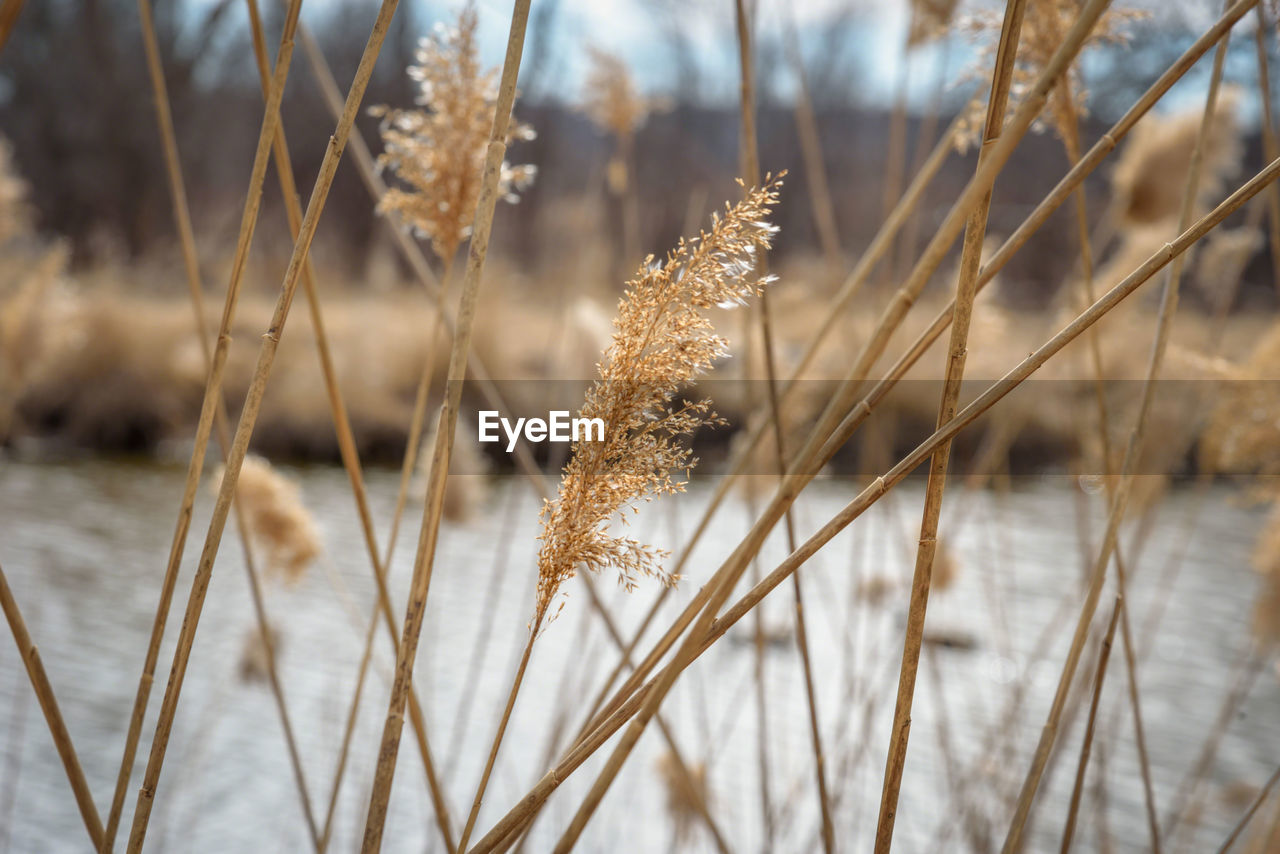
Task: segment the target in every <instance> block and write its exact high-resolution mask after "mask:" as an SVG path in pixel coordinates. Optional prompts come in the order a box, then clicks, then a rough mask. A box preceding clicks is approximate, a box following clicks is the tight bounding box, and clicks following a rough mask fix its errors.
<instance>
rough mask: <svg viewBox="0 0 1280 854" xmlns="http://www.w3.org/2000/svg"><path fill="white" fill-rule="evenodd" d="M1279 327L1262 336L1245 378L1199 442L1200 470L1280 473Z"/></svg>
mask: <svg viewBox="0 0 1280 854" xmlns="http://www.w3.org/2000/svg"><path fill="white" fill-rule="evenodd" d="M1278 366H1280V326H1276V327H1274V328H1272V330H1271V331H1270V332H1268V333H1267V334H1266V335H1264V336H1263V337H1262V340H1261V341H1260V342H1259V343H1258V345H1257V346H1256V347H1255V349H1254V351H1253V353H1252V354H1251V355H1250V356H1249V359H1248V361H1247V362H1246V363H1245V364H1244V365H1243V366H1242V368H1243V371H1242V373H1243V377H1244V379H1243V380H1241V381H1238V382H1233V383H1228V384H1226V385H1225V386H1224V388H1223V393H1222V396H1221V398H1220V400H1219V402H1218V405H1217V406H1216V407H1215V408H1214V409H1213V412H1212V413H1211V415H1210V416H1209V421H1208V424H1207V426H1206V427H1205V429H1204V432H1203V433H1202V435H1201V438H1200V449H1199V461H1200V466H1201V468H1203V469H1205V470H1207V471H1211V472H1218V473H1231V474H1244V473H1257V474H1261V475H1277V474H1280V429H1277V424H1280V391H1278V390H1277V386H1276V380H1277V379H1280V368H1278Z"/></svg>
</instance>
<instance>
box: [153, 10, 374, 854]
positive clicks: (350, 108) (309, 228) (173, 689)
mask: <svg viewBox="0 0 1280 854" xmlns="http://www.w3.org/2000/svg"><path fill="white" fill-rule="evenodd" d="M297 5H298V4H297V3H296V2H295V3H294V4H293V5H292V6H291V7H290V12H289V16H288V18H287V19H286V26H285V30H284V33H283V37H282V41H281V48H280V52H279V53H278V54H277V60H276V70H275V75H274V77H273V79H272V86H271V97H270V98H269V99H268V107H267V115H268V119H267V120H266V121H264V122H263V134H262V138H261V139H260V140H259V142H260V153H262V155H263V156H261V157H257V156H255V163H254V166H255V176H256V177H258V178H259V179H260V178H261V177H262V174H261V173H264V172H265V168H266V164H265V160H266V159H267V158H266V156H265V153H263V149H266V148H269V145H270V143H271V142H272V140H274V138H275V126H276V124H277V120H278V118H279V93H280V90H281V89H282V88H283V82H284V77H285V75H286V73H287V69H288V64H289V59H290V57H291V54H292V45H293V30H294V27H295V26H296V22H297ZM395 8H396V0H384V2H383V4H382V5H381V7H380V8H379V12H378V17H377V20H376V22H375V24H374V27H373V30H372V32H371V33H370V36H369V41H368V44H367V45H366V46H365V50H364V53H363V55H362V56H361V59H360V64H359V66H358V67H357V69H356V74H355V78H354V80H353V81H352V84H351V90H350V93H349V94H348V96H347V105H346V109H345V110H344V113H343V118H342V120H341V121H339V122H338V125H337V127H336V128H335V130H334V133H333V135H332V136H330V138H329V143H328V146H327V148H326V150H325V156H324V160H323V161H322V163H321V166H320V173H319V175H318V176H317V177H316V182H315V186H314V188H313V190H312V194H311V199H310V201H309V202H308V204H307V210H306V214H305V216H304V217H303V221H302V225H301V228H300V236H299V238H298V240H297V241H296V242H295V244H294V248H293V253H292V255H291V257H290V259H289V265H288V267H287V269H286V271H285V276H284V281H283V282H282V283H281V288H280V295H279V299H278V300H277V303H276V308H275V311H274V313H273V315H272V319H271V323H270V326H269V327H268V329H267V333H266V334H265V335H264V336H263V341H262V346H261V349H260V351H259V355H258V363H257V366H256V367H255V370H254V374H253V377H252V380H251V382H250V386H249V392H248V395H247V396H246V398H245V403H244V408H243V410H242V412H241V415H240V422H239V424H238V425H237V427H236V433H235V437H234V439H233V440H232V444H231V447H230V449H229V450H228V453H227V465H226V470H225V472H224V474H223V478H222V484H221V487H220V488H219V491H218V498H217V501H216V503H215V505H214V509H213V516H212V518H211V520H210V523H209V531H208V534H207V536H206V538H205V545H204V549H203V551H202V553H201V555H200V562H199V564H198V566H197V569H196V575H195V578H194V580H193V582H192V589H191V595H190V597H189V598H188V601H187V609H186V615H185V617H184V620H183V626H182V632H181V633H180V635H179V637H178V644H177V648H176V650H175V652H174V661H173V666H172V669H171V671H170V675H169V683H168V685H167V686H166V688H165V697H164V701H163V703H162V705H161V710H160V717H159V720H158V721H157V723H156V735H155V738H154V740H153V742H152V746H151V756H150V758H149V759H148V762H147V770H146V774H145V776H144V778H143V786H142V789H141V791H140V792H139V794H138V808H137V810H136V811H135V813H134V820H133V827H132V830H131V832H130V839H129V850H130V852H140V851H141V849H142V843H143V841H144V839H145V837H146V829H147V823H148V820H149V818H150V814H151V808H152V805H153V804H154V801H155V792H156V786H157V785H158V782H159V778H160V771H161V768H162V766H163V764H164V755H165V750H166V748H167V746H168V742H169V738H170V735H171V734H172V729H173V720H174V717H175V715H176V714H177V704H178V698H179V695H180V693H181V690H182V682H183V678H184V677H185V675H186V667H187V663H188V661H189V659H190V655H191V648H192V645H193V644H194V641H195V633H196V629H197V626H198V624H199V619H200V612H201V609H202V608H203V605H204V598H205V595H206V594H207V592H208V587H209V581H210V578H211V576H212V573H213V563H214V560H215V558H216V557H217V551H218V546H219V545H220V543H221V539H222V533H223V531H224V529H225V527H226V521H227V516H228V514H229V511H230V506H231V501H232V498H233V497H234V494H235V487H236V481H237V480H238V478H239V475H240V467H241V465H242V464H243V462H244V457H245V454H246V453H247V451H248V446H249V439H250V437H251V435H252V432H253V427H254V424H255V423H256V421H257V416H258V411H259V408H260V407H261V404H262V397H263V394H264V393H265V391H266V384H267V378H268V376H269V375H270V372H271V365H272V362H273V360H274V358H275V353H276V349H277V347H278V346H279V343H280V336H281V335H282V334H283V330H284V324H285V320H286V319H287V317H288V314H289V308H290V306H291V304H292V301H293V295H294V292H295V290H296V288H297V284H298V277H299V275H300V274H301V270H302V262H303V261H304V259H305V258H306V257H307V254H308V252H309V251H310V248H311V241H312V239H313V238H314V237H315V231H316V227H317V225H318V224H319V220H320V214H321V212H322V211H323V209H324V203H325V200H326V199H327V198H328V191H329V188H330V186H331V185H332V183H333V177H334V175H335V173H336V172H337V168H338V162H339V160H340V158H341V155H342V150H343V148H344V146H345V144H346V139H347V134H348V132H349V130H350V128H351V124H352V123H353V122H354V121H355V116H356V113H357V112H358V111H359V108H360V101H361V99H362V98H363V96H364V90H365V88H366V87H367V86H368V82H369V77H370V76H371V75H372V72H373V63H374V61H375V59H376V58H377V54H378V52H379V50H380V48H381V46H382V42H383V40H384V38H385V36H386V32H387V28H388V27H389V26H390V23H391V16H392V14H393V13H394V11H395ZM260 160H261V161H262V163H261V167H262V169H261V172H260V171H259V169H258V166H259V161H260ZM261 183H262V182H261V180H258V181H256V182H255V183H254V185H253V186H255V187H258V188H260V187H261ZM256 195H260V193H252V194H251V199H252V196H256ZM251 203H252V204H253V205H254V208H255V210H256V202H252V201H251ZM255 219H256V215H255ZM236 279H238V275H235V276H233V281H235V280H236ZM228 303H229V306H228V307H230V303H231V299H230V296H229V298H228ZM228 322H229V318H227V317H224V320H223V323H224V329H225V325H226V324H227V323H228ZM228 342H229V337H227V336H226V335H225V333H224V334H223V335H220V337H219V341H218V350H217V351H216V352H215V360H216V358H217V353H222V354H223V360H224V361H225V349H226V344H227V343H228ZM214 371H218V362H217V361H215V363H214ZM214 379H215V377H213V376H212V374H211V378H210V384H209V388H207V389H206V400H207V399H208V397H209V394H208V392H209V391H211V390H212V386H213V385H214Z"/></svg>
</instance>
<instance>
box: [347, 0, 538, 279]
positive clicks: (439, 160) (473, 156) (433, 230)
mask: <svg viewBox="0 0 1280 854" xmlns="http://www.w3.org/2000/svg"><path fill="white" fill-rule="evenodd" d="M476 24H477V19H476V12H475V9H474V8H473V7H471V6H466V7H464V8H463V10H462V11H461V12H460V13H459V15H458V21H457V24H456V25H455V26H454V27H452V28H447V27H444V26H443V25H437V26H436V28H435V31H434V32H433V33H432V34H431V36H430V37H429V38H424V39H423V40H422V42H421V44H420V45H419V47H418V50H417V52H416V54H415V59H416V60H417V63H416V64H415V65H412V66H410V67H409V76H410V77H411V78H413V80H415V81H416V82H417V84H418V97H417V103H418V105H419V106H420V107H422V108H423V109H411V110H398V109H393V108H391V107H387V106H378V107H372V108H370V110H369V112H370V113H371V114H372V115H375V116H380V117H381V118H382V123H381V126H380V130H381V133H382V144H383V152H382V154H381V155H379V157H378V168H379V169H382V170H390V171H391V172H392V173H393V174H394V175H395V177H396V178H397V179H398V180H399V181H400V182H401V184H402V186H399V187H391V188H390V189H389V190H388V191H387V193H386V194H385V195H384V196H383V197H382V199H381V200H380V201H379V202H378V210H379V211H380V212H382V213H394V214H396V215H398V216H399V217H400V219H401V220H402V221H403V222H404V223H405V224H406V225H408V226H409V227H410V228H411V229H412V230H413V231H414V232H415V233H416V234H418V235H419V236H421V237H423V238H425V239H427V240H430V241H431V247H432V249H433V250H434V251H435V253H436V255H438V256H439V257H440V258H441V260H443V261H446V262H447V261H448V260H449V259H450V258H452V257H453V255H454V253H455V252H457V249H458V247H459V246H460V245H461V244H462V242H463V241H464V240H466V239H467V237H468V236H469V235H470V233H471V221H472V219H473V218H474V216H475V209H476V202H477V200H478V199H479V195H480V172H481V167H482V166H483V165H484V156H485V149H486V147H487V145H488V142H489V130H490V126H491V124H492V122H493V110H494V104H495V102H496V100H497V97H498V72H497V69H488V70H483V69H482V68H481V66H480V59H479V53H478V48H477V45H476ZM533 136H534V132H533V129H532V128H530V127H529V126H528V125H525V124H521V123H519V122H515V123H513V124H512V126H511V130H510V132H509V133H508V136H507V142H508V144H509V143H511V142H512V141H513V140H517V139H520V140H528V139H532V138H533ZM536 172H537V168H536V167H534V166H531V165H524V166H510V165H508V164H506V163H504V164H503V167H502V177H501V183H500V185H499V188H500V194H501V196H502V197H503V198H504V199H506V200H507V201H509V202H514V201H516V200H517V199H518V196H516V192H517V191H519V190H521V189H523V188H525V187H527V186H528V185H529V183H530V182H532V181H533V178H534V175H535V174H536Z"/></svg>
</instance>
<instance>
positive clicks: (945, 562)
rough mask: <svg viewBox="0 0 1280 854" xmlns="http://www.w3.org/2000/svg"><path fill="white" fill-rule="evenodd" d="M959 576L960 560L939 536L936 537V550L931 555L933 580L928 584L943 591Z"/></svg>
mask: <svg viewBox="0 0 1280 854" xmlns="http://www.w3.org/2000/svg"><path fill="white" fill-rule="evenodd" d="M959 577H960V562H959V561H958V560H956V555H955V552H954V551H953V550H952V549H951V547H950V545H949V544H948V543H946V542H945V541H944V540H943V539H942V538H941V537H939V538H938V547H937V551H936V552H934V555H933V580H932V581H931V582H930V585H931V586H932V588H933V589H934V590H935V591H943V590H947V589H949V588H951V587H952V586H954V585H955V583H956V579H957V578H959Z"/></svg>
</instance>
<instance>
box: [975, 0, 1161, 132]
mask: <svg viewBox="0 0 1280 854" xmlns="http://www.w3.org/2000/svg"><path fill="white" fill-rule="evenodd" d="M1083 8H1084V0H1030V2H1028V3H1027V7H1026V12H1025V15H1024V17H1023V20H1022V32H1021V35H1020V37H1019V39H1018V55H1017V58H1016V60H1015V64H1014V68H1013V78H1012V81H1011V85H1010V90H1009V97H1010V109H1009V111H1008V112H1009V116H1012V115H1013V113H1014V110H1013V108H1012V105H1013V104H1014V103H1016V102H1018V101H1019V100H1021V99H1022V97H1024V96H1025V95H1026V93H1027V92H1028V91H1029V90H1030V89H1031V87H1032V86H1033V85H1034V84H1035V81H1036V79H1037V78H1039V77H1040V74H1041V73H1042V72H1043V71H1044V68H1045V66H1046V65H1048V63H1049V60H1050V59H1051V58H1052V57H1053V55H1054V54H1055V53H1056V52H1057V50H1058V48H1059V46H1061V44H1062V41H1063V38H1064V37H1065V36H1066V34H1067V31H1068V30H1070V29H1071V27H1072V25H1073V24H1074V23H1075V22H1076V19H1077V18H1079V17H1080V11H1081V9H1083ZM1142 17H1145V13H1144V12H1140V11H1137V10H1133V9H1112V10H1109V11H1107V12H1105V13H1104V14H1103V15H1102V17H1101V18H1099V19H1098V23H1097V24H1096V25H1095V26H1094V29H1093V32H1092V33H1090V35H1089V38H1088V40H1087V41H1086V42H1085V43H1084V47H1083V49H1082V50H1081V51H1080V56H1083V55H1084V52H1085V51H1086V50H1088V49H1090V48H1093V47H1098V46H1100V45H1104V44H1119V45H1124V44H1127V43H1128V41H1129V34H1128V31H1127V29H1126V27H1127V25H1128V24H1130V23H1132V22H1133V21H1135V20H1138V19H1139V18H1142ZM1003 24H1004V14H1003V12H1001V13H994V12H977V13H975V14H973V15H971V16H968V17H967V18H965V19H964V20H963V21H962V22H961V23H960V28H961V29H963V30H966V31H968V32H969V33H970V34H971V35H972V36H973V37H974V38H977V39H982V40H983V41H984V44H983V45H982V46H981V47H979V49H978V58H977V60H976V62H975V64H974V67H973V68H972V69H970V71H969V73H968V75H967V76H968V77H971V78H983V79H987V80H990V79H991V68H992V66H993V65H994V62H995V50H996V47H995V38H994V37H995V36H997V35H998V34H999V33H1000V30H1001V27H1002V26H1003ZM1088 97H1089V93H1088V91H1087V90H1086V89H1085V86H1084V79H1083V76H1082V75H1081V73H1080V57H1079V56H1077V57H1076V60H1075V61H1074V62H1072V63H1071V65H1070V66H1069V67H1068V69H1067V73H1066V74H1065V75H1063V76H1062V77H1061V78H1059V81H1058V83H1057V85H1056V87H1055V92H1054V94H1053V97H1051V98H1050V100H1049V103H1048V104H1047V105H1046V106H1045V113H1044V114H1042V116H1041V118H1040V119H1039V120H1038V121H1037V122H1036V124H1035V125H1033V129H1034V130H1037V131H1043V130H1044V129H1045V128H1046V127H1052V128H1053V129H1054V130H1055V131H1056V132H1057V133H1058V135H1059V136H1062V137H1063V138H1069V137H1070V136H1071V135H1072V134H1074V132H1075V131H1074V128H1075V126H1076V122H1077V119H1078V117H1080V116H1082V115H1085V113H1086V110H1085V105H1086V102H1087V100H1088ZM986 113H987V104H986V100H985V99H975V100H973V101H970V102H969V105H968V106H967V108H966V112H965V114H964V116H963V118H962V119H961V124H960V127H959V128H958V130H957V133H956V141H955V145H956V150H957V151H959V152H960V153H961V154H964V153H965V152H967V151H968V150H969V148H971V147H973V146H975V145H977V144H978V142H979V141H980V140H981V139H982V128H983V124H984V123H985V121H986Z"/></svg>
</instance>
